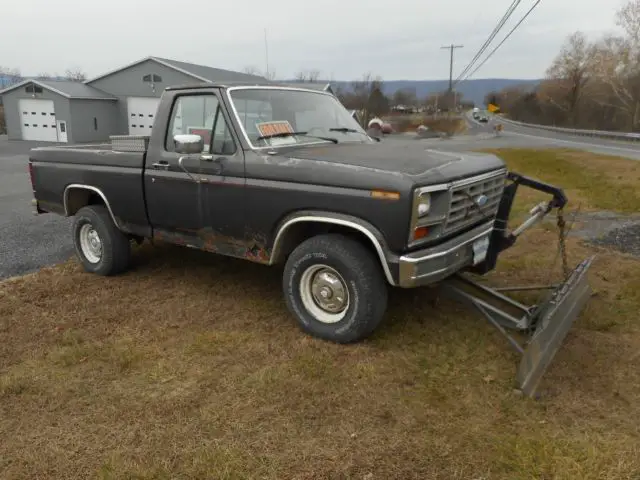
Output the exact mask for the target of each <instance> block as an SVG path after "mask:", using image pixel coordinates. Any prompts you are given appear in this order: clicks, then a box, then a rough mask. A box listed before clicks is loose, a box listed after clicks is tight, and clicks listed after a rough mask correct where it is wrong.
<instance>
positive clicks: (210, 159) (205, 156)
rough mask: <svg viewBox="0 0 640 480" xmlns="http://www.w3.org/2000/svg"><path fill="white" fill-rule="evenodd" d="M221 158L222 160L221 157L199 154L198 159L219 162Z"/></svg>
mask: <svg viewBox="0 0 640 480" xmlns="http://www.w3.org/2000/svg"><path fill="white" fill-rule="evenodd" d="M222 160H223V158H221V157H214V156H213V155H200V161H202V162H213V163H220V162H222Z"/></svg>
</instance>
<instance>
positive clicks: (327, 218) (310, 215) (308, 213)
mask: <svg viewBox="0 0 640 480" xmlns="http://www.w3.org/2000/svg"><path fill="white" fill-rule="evenodd" d="M304 222H306V223H321V224H328V225H339V226H341V227H346V228H351V229H353V230H355V231H357V232H360V233H361V234H363V235H364V236H365V237H367V239H368V240H369V241H370V242H371V244H372V246H373V247H374V249H375V251H376V253H377V255H378V258H379V260H380V263H381V266H382V269H383V271H384V274H385V277H386V279H387V281H388V282H389V283H390V284H391V285H396V284H397V281H396V279H397V264H398V257H397V255H395V254H393V253H392V252H391V251H390V250H389V248H388V246H387V242H386V240H385V238H384V235H382V233H381V232H380V230H378V229H377V228H376V227H375V226H374V225H372V224H371V223H370V222H367V221H366V220H363V219H361V218H358V217H354V216H352V215H345V214H341V213H335V212H325V211H316V210H303V211H298V212H295V213H292V214H290V215H288V216H286V217H285V218H284V219H282V221H281V222H280V223H279V224H278V227H277V228H276V231H275V234H274V235H273V237H272V238H273V242H272V243H271V245H270V251H271V256H270V258H269V264H270V265H272V264H274V263H277V262H278V261H280V260H281V259H282V255H283V251H282V248H283V246H284V245H285V240H286V237H287V233H288V232H290V231H291V227H293V225H297V224H300V223H304ZM394 270H395V272H394Z"/></svg>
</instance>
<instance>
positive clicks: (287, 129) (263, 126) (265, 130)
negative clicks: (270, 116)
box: [256, 120, 294, 137]
mask: <svg viewBox="0 0 640 480" xmlns="http://www.w3.org/2000/svg"><path fill="white" fill-rule="evenodd" d="M256 128H257V129H258V132H260V135H261V136H263V137H268V136H270V135H278V134H282V133H293V131H294V130H293V127H292V126H291V124H290V123H289V122H287V121H286V120H281V121H277V122H263V123H256Z"/></svg>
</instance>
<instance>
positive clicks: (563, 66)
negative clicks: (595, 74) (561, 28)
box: [547, 32, 594, 125]
mask: <svg viewBox="0 0 640 480" xmlns="http://www.w3.org/2000/svg"><path fill="white" fill-rule="evenodd" d="M593 52H594V49H593V46H591V45H590V44H589V42H588V41H587V38H586V36H585V35H584V34H583V33H582V32H575V33H573V34H571V35H570V36H569V38H567V40H566V41H565V43H564V45H563V46H562V49H561V50H560V53H559V54H558V55H557V56H556V58H555V59H554V60H553V63H552V64H551V66H550V67H549V68H548V70H547V77H548V78H550V79H553V80H555V81H556V82H555V86H556V87H557V88H556V89H554V90H553V93H554V95H548V101H550V102H552V103H554V104H556V105H557V106H558V107H559V108H561V109H562V110H564V111H566V113H567V116H568V119H569V121H570V122H571V124H573V125H575V124H576V123H577V119H578V106H579V104H580V100H581V99H582V96H583V94H584V91H585V85H586V84H587V82H588V81H589V77H590V73H591V71H592V69H591V67H592V66H593V60H592V59H593Z"/></svg>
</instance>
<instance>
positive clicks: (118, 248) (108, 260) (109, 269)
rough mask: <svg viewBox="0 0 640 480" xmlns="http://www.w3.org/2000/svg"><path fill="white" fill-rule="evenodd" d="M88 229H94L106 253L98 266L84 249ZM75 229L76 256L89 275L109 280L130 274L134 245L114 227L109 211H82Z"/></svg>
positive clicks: (97, 207) (95, 208)
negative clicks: (86, 226)
mask: <svg viewBox="0 0 640 480" xmlns="http://www.w3.org/2000/svg"><path fill="white" fill-rule="evenodd" d="M85 225H90V226H91V227H93V230H94V231H95V232H96V233H97V235H98V237H99V240H100V242H101V244H102V252H101V255H99V260H98V261H97V262H96V261H91V259H90V258H88V256H87V255H88V254H85V252H84V251H83V248H82V245H81V240H80V236H81V231H82V230H83V227H84V226H85ZM72 228H73V245H74V246H75V249H76V255H77V256H78V258H79V260H80V262H81V263H82V266H83V267H84V269H85V270H86V271H87V272H90V273H95V274H97V275H104V276H109V275H117V274H119V273H122V272H124V271H125V270H127V268H128V267H129V264H130V261H131V242H130V241H129V238H128V237H127V236H126V235H125V234H124V233H122V232H121V231H120V230H119V229H118V227H116V225H115V224H114V223H113V220H112V219H111V216H110V215H109V212H108V211H107V209H106V207H104V206H102V205H88V206H86V207H82V208H81V209H80V210H78V212H77V213H76V215H75V218H74V221H73V227H72Z"/></svg>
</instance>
